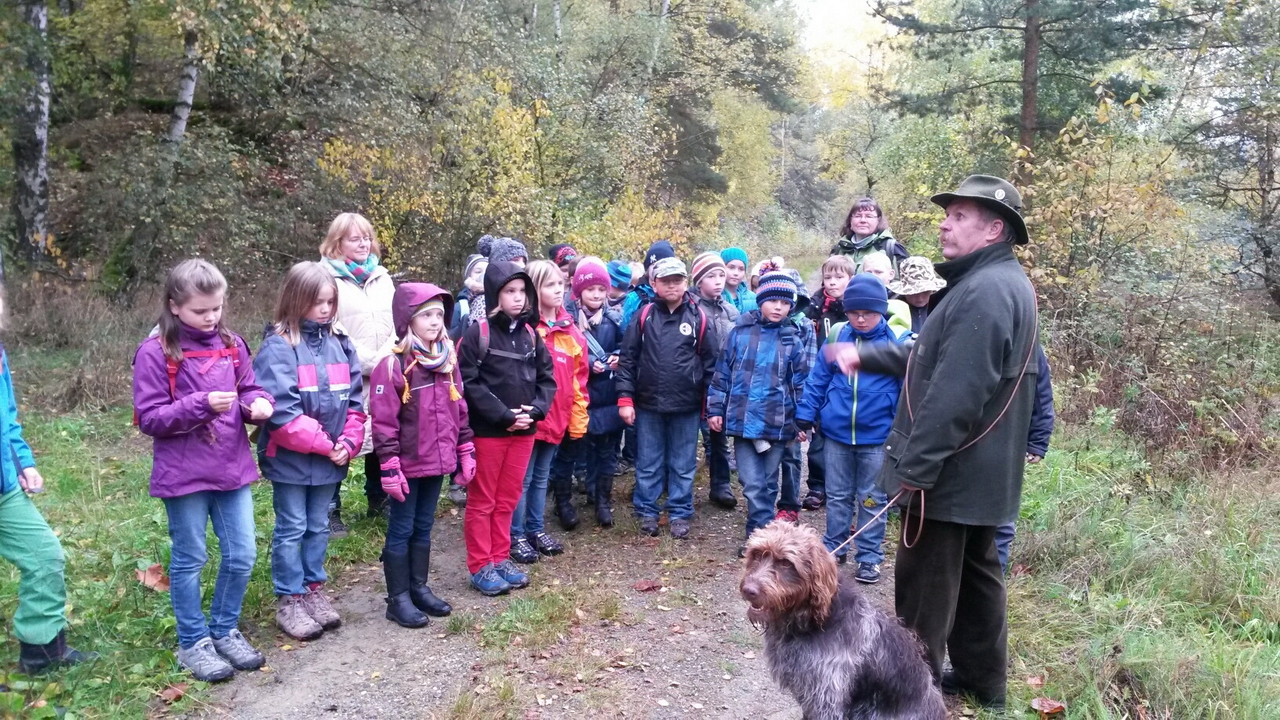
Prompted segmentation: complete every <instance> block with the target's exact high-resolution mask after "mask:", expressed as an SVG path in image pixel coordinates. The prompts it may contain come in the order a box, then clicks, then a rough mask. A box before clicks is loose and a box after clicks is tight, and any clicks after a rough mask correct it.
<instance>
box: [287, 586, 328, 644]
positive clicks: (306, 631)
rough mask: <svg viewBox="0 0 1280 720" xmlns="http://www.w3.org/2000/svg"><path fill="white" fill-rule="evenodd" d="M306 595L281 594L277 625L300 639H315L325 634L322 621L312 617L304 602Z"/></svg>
mask: <svg viewBox="0 0 1280 720" xmlns="http://www.w3.org/2000/svg"><path fill="white" fill-rule="evenodd" d="M304 597H306V596H305V595H281V596H280V598H279V601H278V604H277V605H276V625H279V626H280V629H281V630H283V631H284V633H285V634H286V635H288V636H289V637H292V638H296V639H298V640H314V639H316V638H318V637H320V636H321V635H323V634H324V628H323V627H320V623H318V622H316V621H315V620H313V619H311V615H310V614H309V613H308V612H307V608H306V607H305V606H304V605H303V604H302V598H304Z"/></svg>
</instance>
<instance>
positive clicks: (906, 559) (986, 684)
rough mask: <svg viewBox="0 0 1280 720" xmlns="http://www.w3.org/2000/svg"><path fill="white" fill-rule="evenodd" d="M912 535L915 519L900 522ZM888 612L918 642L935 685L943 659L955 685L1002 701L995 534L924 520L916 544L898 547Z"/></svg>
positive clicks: (1001, 609) (1003, 630)
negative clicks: (893, 608) (892, 607)
mask: <svg viewBox="0 0 1280 720" xmlns="http://www.w3.org/2000/svg"><path fill="white" fill-rule="evenodd" d="M903 520H904V522H903V528H904V529H906V531H904V532H903V533H902V535H904V536H907V537H911V536H914V535H915V529H916V527H917V526H916V523H917V522H918V521H919V520H920V517H919V516H918V515H911V516H906V515H905V514H904V516H903ZM894 572H895V578H896V586H895V588H894V590H895V594H894V595H895V597H894V599H895V606H896V610H897V613H898V617H899V618H901V619H902V622H903V624H904V625H906V626H907V627H908V628H910V629H911V630H912V631H914V632H915V633H916V635H918V636H919V637H920V640H921V641H922V642H923V643H924V645H925V650H926V658H925V659H926V660H927V661H928V662H929V666H930V669H932V670H933V676H934V679H935V680H941V678H942V662H943V659H944V658H945V657H946V655H947V653H948V651H949V652H950V654H951V667H952V669H953V670H954V672H955V679H956V684H957V685H958V686H959V687H960V688H962V689H963V690H965V691H968V692H972V693H973V694H974V695H976V696H978V697H979V698H981V699H983V700H990V699H994V698H1001V699H1003V698H1004V696H1005V686H1006V670H1007V665H1008V655H1009V648H1008V614H1007V607H1006V598H1005V586H1004V574H1003V573H1002V572H1001V570H1000V558H999V556H998V555H997V554H996V529H995V527H988V526H981V525H961V524H959V523H952V522H945V521H942V520H925V521H924V528H923V530H922V531H921V533H920V539H919V542H917V543H916V544H914V545H913V546H911V547H910V548H908V547H906V546H904V545H903V544H902V539H901V538H899V540H898V558H897V565H896V567H895V571H894Z"/></svg>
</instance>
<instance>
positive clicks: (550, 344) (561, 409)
mask: <svg viewBox="0 0 1280 720" xmlns="http://www.w3.org/2000/svg"><path fill="white" fill-rule="evenodd" d="M535 327H536V329H537V331H538V335H540V336H542V341H543V342H544V343H546V346H547V351H548V352H549V353H550V354H551V367H552V374H553V375H554V376H555V381H556V392H555V397H554V398H553V399H552V401H551V408H550V409H549V410H548V411H547V417H546V419H544V420H542V422H539V423H538V433H537V435H536V437H535V439H537V440H541V441H542V442H547V443H551V444H552V445H559V444H560V441H561V440H563V439H564V436H565V433H568V434H569V437H570V438H573V439H575V440H576V439H578V438H580V437H582V436H583V435H586V434H587V422H588V415H587V405H588V404H589V399H588V392H587V382H588V381H589V380H590V378H591V362H590V360H588V359H587V339H586V337H585V336H583V334H582V331H581V330H579V329H578V326H577V325H576V324H574V322H573V317H572V316H571V315H569V313H568V312H566V311H565V309H564V308H563V307H561V308H560V309H559V311H558V312H557V314H556V319H555V322H553V323H550V324H548V323H547V321H546V319H544V318H543V317H541V316H539V317H538V324H537V325H536V326H535Z"/></svg>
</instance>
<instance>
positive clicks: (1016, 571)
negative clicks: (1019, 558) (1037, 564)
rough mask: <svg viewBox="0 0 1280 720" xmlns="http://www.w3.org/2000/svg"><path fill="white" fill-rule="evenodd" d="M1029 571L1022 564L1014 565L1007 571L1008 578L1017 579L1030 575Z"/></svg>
mask: <svg viewBox="0 0 1280 720" xmlns="http://www.w3.org/2000/svg"><path fill="white" fill-rule="evenodd" d="M1030 574H1031V569H1030V568H1028V567H1027V566H1026V565H1023V564H1022V563H1014V566H1013V569H1012V570H1010V571H1009V576H1010V577H1018V576H1020V575H1030Z"/></svg>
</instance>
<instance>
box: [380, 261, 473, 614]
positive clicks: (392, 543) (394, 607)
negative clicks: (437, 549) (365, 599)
mask: <svg viewBox="0 0 1280 720" xmlns="http://www.w3.org/2000/svg"><path fill="white" fill-rule="evenodd" d="M452 316H453V296H452V295H450V294H449V293H448V292H446V291H444V290H442V289H440V288H438V287H436V286H435V285H428V284H424V283H406V284H404V285H401V286H400V287H398V288H396V292H395V295H394V297H393V299H392V301H391V317H392V320H393V322H394V323H395V330H396V337H397V339H398V341H399V342H398V344H397V345H396V348H395V352H393V353H392V354H391V356H390V357H387V358H384V359H381V360H379V361H378V362H377V363H376V364H375V365H374V367H373V373H372V374H371V375H370V378H369V384H370V386H371V387H372V388H373V389H372V391H371V395H370V402H369V411H370V413H371V414H372V415H373V423H372V426H373V449H374V452H375V453H376V454H377V456H378V457H379V458H381V459H382V488H383V489H384V490H386V492H387V495H388V496H389V497H390V498H391V500H392V503H391V520H390V522H388V523H387V540H386V544H385V545H384V546H383V548H382V569H383V571H384V572H385V573H386V577H387V619H388V620H391V621H392V622H395V623H397V624H399V625H401V626H403V627H407V628H420V627H423V626H425V625H426V624H427V615H433V616H435V617H445V616H447V615H448V614H449V613H450V612H452V608H451V607H450V606H449V603H447V602H445V601H443V600H441V599H440V598H438V597H436V596H435V594H434V593H432V592H431V588H429V587H427V573H428V571H429V570H430V569H431V528H432V526H433V525H434V524H435V519H436V501H437V500H439V498H440V486H441V483H442V482H443V481H444V479H445V478H446V477H448V476H449V475H451V474H453V472H454V471H455V470H459V469H460V470H461V472H459V474H458V482H460V483H461V484H463V485H467V484H469V483H470V482H471V480H472V479H473V478H475V475H476V461H475V447H474V445H472V443H471V439H472V432H471V427H470V426H469V425H468V424H467V403H466V401H465V400H464V399H463V398H462V373H461V372H459V370H458V356H457V353H456V352H455V351H454V349H453V343H451V342H450V341H449V335H448V327H447V326H446V324H445V319H446V318H450V317H452ZM424 613H425V614H424Z"/></svg>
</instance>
